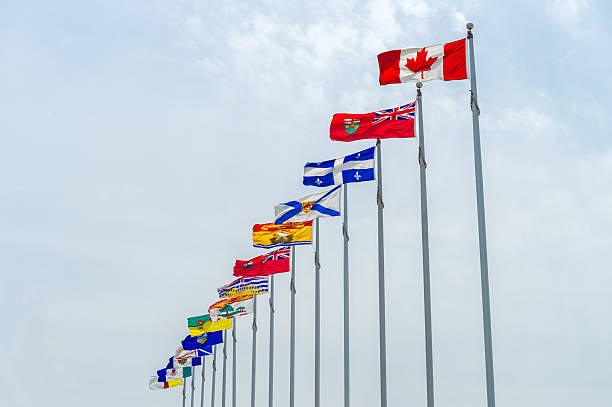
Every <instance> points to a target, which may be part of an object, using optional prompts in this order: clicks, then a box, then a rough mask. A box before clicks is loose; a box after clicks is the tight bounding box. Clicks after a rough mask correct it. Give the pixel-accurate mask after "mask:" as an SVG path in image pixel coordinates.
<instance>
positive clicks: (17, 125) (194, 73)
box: [0, 0, 612, 407]
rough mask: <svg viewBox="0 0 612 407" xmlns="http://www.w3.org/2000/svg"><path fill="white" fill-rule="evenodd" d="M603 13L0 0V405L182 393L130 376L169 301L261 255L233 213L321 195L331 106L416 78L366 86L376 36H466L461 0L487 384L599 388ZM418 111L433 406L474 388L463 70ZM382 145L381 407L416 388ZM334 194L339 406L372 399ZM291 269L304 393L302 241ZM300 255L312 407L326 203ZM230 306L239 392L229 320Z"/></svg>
mask: <svg viewBox="0 0 612 407" xmlns="http://www.w3.org/2000/svg"><path fill="white" fill-rule="evenodd" d="M611 16H612V7H611V6H610V5H609V4H608V3H607V2H596V1H588V0H555V1H539V2H533V1H521V0H517V1H513V2H492V1H489V2H487V1H478V0H467V1H447V0H431V1H422V0H410V1H402V2H398V1H390V0H378V1H365V2H363V1H352V0H346V1H344V0H342V1H334V2H327V1H321V0H313V1H308V0H306V1H302V2H284V1H277V0H262V1H259V2H251V1H239V0H238V1H232V2H210V1H190V0H184V1H183V0H181V1H166V0H158V1H142V0H123V1H113V0H107V1H61V0H60V1H55V2H43V1H29V2H18V1H10V0H5V1H3V2H2V3H1V4H0V59H1V60H2V63H1V64H0V78H1V79H0V141H1V148H0V185H1V188H0V276H1V278H0V321H1V323H2V328H3V329H2V335H0V366H2V370H1V371H0V404H2V405H6V406H24V407H30V406H41V405H44V406H63V407H64V406H68V407H70V406H81V405H83V404H84V403H87V405H89V406H92V407H96V406H106V405H108V404H109V403H112V404H113V405H117V406H123V405H125V406H139V405H143V406H144V405H146V406H151V407H157V406H160V407H161V406H171V405H179V403H180V402H181V395H180V390H179V389H170V390H164V391H150V390H149V389H148V379H149V376H151V375H153V374H154V373H155V371H156V370H157V369H160V368H162V367H164V366H165V363H166V361H167V358H168V357H169V356H171V354H172V353H173V352H174V350H175V349H176V347H177V346H178V345H179V340H180V339H182V338H183V337H184V336H185V335H186V334H187V330H186V318H187V317H188V316H192V315H199V314H202V313H205V312H206V310H207V308H208V306H209V305H210V304H211V303H212V302H214V301H216V290H215V289H216V288H217V287H219V286H221V285H223V284H225V283H227V282H229V281H231V279H232V275H231V268H232V266H233V263H234V261H235V260H236V259H248V258H251V257H255V256H257V255H259V254H260V253H261V250H259V249H255V248H253V247H252V246H251V227H252V225H253V224H255V223H264V222H269V221H271V220H272V217H273V206H274V204H275V203H278V202H284V201H287V200H289V199H294V198H297V197H301V196H305V195H308V194H310V193H316V192H319V191H315V190H314V189H313V188H311V187H305V186H303V185H302V184H301V176H302V171H303V165H304V163H306V162H308V161H322V160H326V159H331V158H335V157H340V156H344V155H346V154H350V153H353V152H356V151H359V150H361V149H364V148H367V147H369V146H371V145H373V143H372V142H371V141H358V142H353V143H350V144H348V143H340V142H332V141H331V140H329V137H328V134H329V133H328V132H329V122H330V119H331V116H332V115H333V114H334V113H337V112H352V113H364V112H371V111H375V110H379V109H383V108H388V107H393V106H399V105H402V104H406V103H409V102H411V101H413V100H414V99H415V95H416V89H415V88H414V85H413V84H401V85H390V86H382V87H381V86H379V85H378V77H377V75H378V64H377V60H376V55H377V54H378V53H380V52H382V51H386V50H390V49H398V48H408V47H423V46H427V45H434V44H439V43H445V42H450V41H453V40H456V39H459V38H462V37H464V36H465V32H466V30H465V23H466V22H467V21H471V22H473V23H474V44H475V56H476V71H477V79H478V91H479V105H480V109H481V116H480V120H481V122H480V125H481V137H482V151H483V172H484V192H485V207H486V216H487V232H488V244H489V251H488V254H489V270H490V290H491V313H492V330H493V354H494V367H495V382H496V396H497V405H498V406H516V405H521V406H525V407H529V406H541V405H554V406H558V407H566V406H567V407H569V406H572V407H573V406H575V405H590V406H593V407H595V406H609V405H610V403H611V402H612V389H611V387H610V385H609V384H610V379H609V378H610V376H611V375H612V367H611V366H612V353H611V352H610V337H612V329H611V324H610V317H609V311H610V309H611V308H612V295H611V294H612V288H610V287H611V286H612V277H611V276H610V273H609V271H610V270H611V269H612V253H611V251H610V248H611V247H612V238H611V235H610V231H611V230H612V190H611V188H610V185H612V147H611V143H610V141H609V135H610V131H609V128H610V124H611V123H610V110H611V107H612V106H611V105H612V103H611V102H610V98H609V95H610V93H611V91H612V79H611V77H610V75H609V66H610V65H611V64H612V56H611V55H610V53H609V52H605V50H606V49H608V48H609V42H608V41H607V38H609V37H610V35H611V34H612V33H611V29H610V25H609V23H608V22H609V20H610V17H611ZM602 51H604V52H602ZM423 116H424V136H425V143H426V152H427V163H428V168H427V182H428V185H427V187H428V202H429V233H430V254H431V294H432V323H433V352H434V353H433V359H434V386H435V398H436V403H437V405H438V406H453V407H463V406H465V407H468V406H478V405H480V406H482V405H485V402H486V393H485V375H484V354H483V334H482V314H481V312H482V309H481V299H480V274H479V273H480V270H479V263H478V236H477V218H476V207H475V184H474V156H473V146H472V133H471V131H472V128H471V126H472V123H471V114H470V111H469V83H468V81H455V82H440V81H432V82H427V83H425V84H424V87H423ZM382 157H383V160H382V164H383V175H384V181H383V186H384V203H385V209H384V228H385V233H384V239H385V273H386V281H385V283H386V305H387V353H388V372H387V374H388V397H389V405H400V404H402V405H403V404H405V405H425V400H426V399H425V396H426V393H425V391H426V389H425V355H424V349H425V348H424V322H423V280H422V268H421V242H420V232H421V229H420V204H419V178H418V162H417V144H416V140H414V139H409V140H385V141H384V142H383V143H382ZM348 199H349V205H348V214H349V233H350V259H349V265H350V290H351V291H350V295H351V298H350V312H351V318H350V323H351V330H350V333H351V400H352V405H353V406H372V405H377V404H378V403H379V382H378V293H377V289H376V287H377V284H378V274H377V251H376V230H377V229H376V225H377V223H376V186H375V183H372V182H370V183H362V184H352V185H350V186H349V188H348ZM296 263H297V265H296V288H297V295H296V302H297V342H296V347H297V357H296V364H297V368H296V406H298V407H304V406H310V405H312V404H313V371H314V362H313V352H314V348H313V346H314V345H313V344H314V336H313V329H314V320H313V312H314V311H313V310H314V300H313V298H314V266H313V248H312V247H311V246H305V247H299V248H298V249H297V253H296ZM321 267H322V269H321V299H322V302H321V306H322V317H321V321H320V322H321V327H322V369H321V386H322V387H321V392H322V393H321V394H322V398H321V400H322V405H323V406H333V405H339V404H340V403H341V402H342V358H341V354H342V234H341V220H340V219H339V218H329V219H323V220H322V221H321ZM276 287H277V290H276V298H275V310H276V313H275V332H276V337H275V344H276V352H275V355H274V358H275V359H274V360H275V393H274V400H275V404H274V405H276V406H285V405H287V404H288V371H289V370H288V369H289V368H288V364H289V362H288V359H289V276H288V275H279V276H278V278H277V279H276ZM258 311H259V315H258V326H259V331H258V334H257V335H258V342H257V343H258V349H257V358H258V361H259V362H258V366H257V388H256V390H257V392H256V395H257V405H266V403H267V400H268V394H267V379H268V369H267V358H268V349H267V347H268V338H269V336H268V329H269V325H268V317H267V307H266V301H265V300H264V301H260V302H259V304H258ZM236 326H237V353H236V361H237V365H238V371H237V387H238V403H237V405H238V406H246V405H248V402H249V397H250V377H251V376H250V363H251V362H250V358H251V337H250V335H251V331H250V327H251V321H250V318H242V319H239V320H238V321H237V322H236ZM228 354H229V356H230V357H231V351H230V352H228ZM228 361H229V362H231V359H229V360H228ZM209 362H210V359H209V360H208V361H207V363H209ZM218 363H219V364H220V363H221V358H219V359H218ZM229 365H231V363H230V364H229ZM220 372H221V370H218V371H217V373H220ZM206 373H207V375H210V366H208V370H207V372H206ZM198 374H199V370H198ZM218 376H220V375H218ZM209 379H210V376H207V381H206V387H205V393H206V398H207V400H206V405H208V403H209V401H210V400H208V397H209V396H210V386H211V381H210V380H209ZM217 385H219V382H217ZM228 386H231V376H230V380H229V381H228ZM198 392H199V384H198ZM216 394H217V401H216V403H217V404H216V405H221V404H219V403H220V386H218V387H217V393H216ZM196 403H199V396H198V397H197V398H196ZM228 403H229V399H228ZM196 405H197V404H196ZM228 405H229V404H228Z"/></svg>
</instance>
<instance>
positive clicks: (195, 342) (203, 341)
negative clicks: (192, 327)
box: [181, 331, 223, 350]
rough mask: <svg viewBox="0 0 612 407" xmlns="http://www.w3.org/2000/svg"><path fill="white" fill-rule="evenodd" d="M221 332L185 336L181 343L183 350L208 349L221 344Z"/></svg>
mask: <svg viewBox="0 0 612 407" xmlns="http://www.w3.org/2000/svg"><path fill="white" fill-rule="evenodd" d="M221 332H222V331H216V332H207V333H205V334H204V335H200V336H191V335H187V336H186V337H185V339H183V340H182V341H181V344H182V345H183V349H185V350H194V349H208V347H210V346H212V345H216V344H218V343H223V334H222V333H221Z"/></svg>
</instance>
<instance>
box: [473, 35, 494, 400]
mask: <svg viewBox="0 0 612 407" xmlns="http://www.w3.org/2000/svg"><path fill="white" fill-rule="evenodd" d="M466 28H467V30H468V32H467V38H468V44H469V48H470V76H471V82H472V83H471V84H472V86H471V87H472V89H471V93H472V95H471V99H470V107H471V109H472V128H473V132H474V172H475V176H476V209H477V212H478V241H479V245H480V289H481V297H482V325H483V333H484V347H485V368H486V377H487V405H488V407H495V383H494V376H493V339H492V335H491V300H490V299H489V261H488V259H487V230H486V224H485V212H484V190H483V185H482V184H483V181H482V153H481V151H480V121H479V117H478V116H479V115H480V108H479V107H478V92H477V90H476V67H475V64H474V38H473V35H472V28H474V24H472V23H467V24H466Z"/></svg>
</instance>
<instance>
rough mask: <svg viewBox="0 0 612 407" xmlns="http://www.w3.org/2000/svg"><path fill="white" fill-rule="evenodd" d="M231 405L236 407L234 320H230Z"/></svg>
mask: <svg viewBox="0 0 612 407" xmlns="http://www.w3.org/2000/svg"><path fill="white" fill-rule="evenodd" d="M232 407H236V321H232Z"/></svg>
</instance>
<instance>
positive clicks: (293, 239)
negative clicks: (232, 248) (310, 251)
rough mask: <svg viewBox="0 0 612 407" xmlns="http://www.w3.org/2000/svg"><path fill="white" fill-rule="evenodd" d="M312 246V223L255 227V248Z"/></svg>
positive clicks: (271, 224)
mask: <svg viewBox="0 0 612 407" xmlns="http://www.w3.org/2000/svg"><path fill="white" fill-rule="evenodd" d="M300 244H312V221H308V222H285V223H283V224H281V225H275V224H274V223H264V224H261V225H255V226H253V246H254V247H262V248H264V249H270V248H272V247H279V246H295V245H300Z"/></svg>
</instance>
